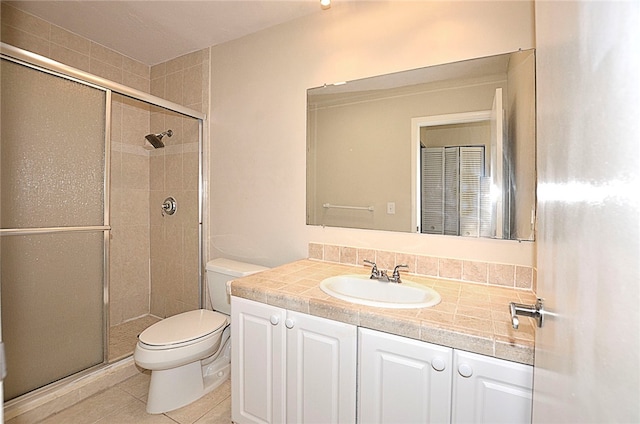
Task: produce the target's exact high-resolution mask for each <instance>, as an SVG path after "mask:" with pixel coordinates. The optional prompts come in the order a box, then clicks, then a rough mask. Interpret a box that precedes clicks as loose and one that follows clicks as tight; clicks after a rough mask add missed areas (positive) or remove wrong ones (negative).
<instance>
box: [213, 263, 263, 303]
mask: <svg viewBox="0 0 640 424" xmlns="http://www.w3.org/2000/svg"><path fill="white" fill-rule="evenodd" d="M265 269H268V268H266V267H263V266H260V265H254V264H248V263H245V262H238V261H233V260H231V259H225V258H217V259H213V260H211V261H209V262H207V288H208V292H209V300H210V301H211V305H212V306H213V310H214V311H218V312H222V313H223V314H227V315H230V314H231V302H230V296H229V294H228V292H227V283H228V282H230V281H231V280H235V279H236V278H240V277H244V276H247V275H251V274H255V273H256V272H260V271H264V270H265Z"/></svg>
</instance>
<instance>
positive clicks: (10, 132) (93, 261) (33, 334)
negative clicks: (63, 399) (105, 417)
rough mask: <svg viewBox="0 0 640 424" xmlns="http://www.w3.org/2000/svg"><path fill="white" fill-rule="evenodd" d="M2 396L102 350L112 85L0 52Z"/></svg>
mask: <svg viewBox="0 0 640 424" xmlns="http://www.w3.org/2000/svg"><path fill="white" fill-rule="evenodd" d="M0 72H1V73H2V91H1V93H2V94H1V95H2V98H1V114H2V115H1V117H2V127H1V132H0V134H1V138H0V299H1V313H2V318H1V319H2V321H1V322H2V336H3V341H4V343H5V348H6V359H7V378H6V379H5V380H4V383H5V387H4V389H5V390H4V397H5V400H10V399H12V398H15V397H18V396H20V395H22V394H25V393H28V392H30V391H32V390H34V389H37V388H40V387H43V386H46V385H48V384H49V383H52V382H54V381H57V380H60V379H62V378H65V377H67V376H69V375H72V374H75V373H77V372H79V371H82V370H85V369H88V368H91V367H93V366H95V365H99V364H102V363H103V362H104V357H105V332H106V323H105V322H106V319H105V317H106V315H105V299H106V297H105V296H106V290H105V287H106V278H105V258H106V256H105V252H106V251H107V250H106V244H107V243H108V232H109V231H108V222H107V221H108V214H107V213H105V211H106V210H107V209H106V207H105V204H106V201H107V200H106V199H107V197H106V190H105V186H106V185H107V183H106V181H107V176H108V174H106V170H107V169H108V168H107V167H106V164H107V161H108V158H107V157H106V156H105V152H106V144H105V140H106V137H107V135H108V134H107V133H106V129H107V126H106V119H107V116H108V114H107V101H108V100H109V93H108V92H106V91H105V90H102V89H99V88H96V87H93V86H89V85H86V84H84V83H80V82H77V81H74V80H70V79H66V78H63V77H60V76H57V75H54V74H50V73H46V72H43V71H40V70H38V69H35V68H33V67H29V66H25V65H22V64H20V63H15V62H12V61H9V60H6V59H2V62H1V69H0Z"/></svg>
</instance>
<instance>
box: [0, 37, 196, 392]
mask: <svg viewBox="0 0 640 424" xmlns="http://www.w3.org/2000/svg"><path fill="white" fill-rule="evenodd" d="M0 58H2V59H6V60H9V61H11V62H14V63H17V64H20V65H24V66H27V67H30V68H32V69H36V70H38V71H41V72H45V73H48V74H51V75H54V76H57V77H61V78H65V79H67V80H71V81H74V82H77V83H80V84H83V85H87V86H90V87H92V88H95V89H98V90H102V91H104V92H105V102H106V105H105V162H104V166H105V169H104V201H103V202H104V203H103V205H104V221H103V224H104V225H102V226H84V227H48V228H9V229H0V237H1V236H9V235H31V234H51V233H56V232H96V231H103V233H104V258H103V268H104V274H103V275H104V283H103V293H104V294H103V299H104V308H103V318H104V323H105V328H104V340H103V343H104V349H103V362H102V364H98V365H96V366H94V367H91V368H89V369H87V370H85V371H82V372H80V373H77V374H74V375H71V376H69V377H67V378H65V379H63V380H61V381H59V382H56V383H52V384H51V385H58V384H64V383H65V382H66V381H67V380H68V379H70V378H76V377H79V376H82V375H85V374H87V373H90V372H92V371H94V370H96V369H98V368H101V367H103V366H105V365H106V364H107V358H108V353H109V352H108V342H109V325H108V323H109V308H108V306H109V247H110V231H111V225H110V214H109V211H110V193H111V183H110V180H111V178H110V168H111V166H110V164H111V100H112V93H117V94H121V95H124V96H126V97H130V98H133V99H136V100H140V101H143V102H146V103H149V104H151V105H154V106H158V107H162V108H164V109H167V110H170V111H173V112H177V113H180V114H182V115H184V116H187V117H191V118H194V119H197V120H198V283H199V284H198V294H199V301H200V307H201V308H204V307H205V305H206V299H205V293H206V292H205V281H204V260H203V252H204V237H203V207H204V179H203V172H204V166H203V138H204V121H205V119H206V114H204V113H202V112H198V111H196V110H193V109H190V108H188V107H185V106H182V105H179V104H176V103H173V102H170V101H168V100H165V99H162V98H160V97H157V96H153V95H151V94H149V93H145V92H143V91H140V90H136V89H133V88H130V87H127V86H125V85H123V84H119V83H116V82H113V81H109V80H107V79H104V78H101V77H98V76H96V75H93V74H90V73H88V72H85V71H82V70H79V69H76V68H73V67H71V66H68V65H65V64H62V63H60V62H56V61H54V60H51V59H49V58H46V57H44V56H40V55H38V54H35V53H32V52H29V51H26V50H23V49H20V48H17V47H14V46H11V45H8V44H6V43H3V42H0ZM51 385H50V386H51ZM46 387H47V388H48V387H49V386H46ZM28 395H29V394H27V395H25V396H28Z"/></svg>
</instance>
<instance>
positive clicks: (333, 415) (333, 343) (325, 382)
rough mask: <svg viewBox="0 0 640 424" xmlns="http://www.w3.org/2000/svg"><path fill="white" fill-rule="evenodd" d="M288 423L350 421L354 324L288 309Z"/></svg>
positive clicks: (353, 412) (353, 406) (353, 397)
mask: <svg viewBox="0 0 640 424" xmlns="http://www.w3.org/2000/svg"><path fill="white" fill-rule="evenodd" d="M285 326H286V327H287V422H289V423H354V422H355V418H356V358H357V352H356V349H357V342H356V340H357V327H356V326H354V325H349V324H344V323H341V322H336V321H331V320H328V319H323V318H319V317H314V316H311V315H306V314H300V313H296V312H290V311H289V312H287V319H286V321H285Z"/></svg>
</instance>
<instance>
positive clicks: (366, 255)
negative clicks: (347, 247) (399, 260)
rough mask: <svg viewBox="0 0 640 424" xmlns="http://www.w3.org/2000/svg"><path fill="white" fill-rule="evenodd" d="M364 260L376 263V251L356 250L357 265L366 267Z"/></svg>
mask: <svg viewBox="0 0 640 424" xmlns="http://www.w3.org/2000/svg"><path fill="white" fill-rule="evenodd" d="M365 259H366V260H368V261H371V262H375V261H376V251H375V250H373V249H358V263H357V265H363V266H368V265H367V264H365V262H364V261H365Z"/></svg>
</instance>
